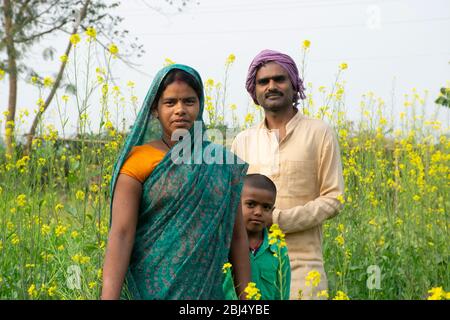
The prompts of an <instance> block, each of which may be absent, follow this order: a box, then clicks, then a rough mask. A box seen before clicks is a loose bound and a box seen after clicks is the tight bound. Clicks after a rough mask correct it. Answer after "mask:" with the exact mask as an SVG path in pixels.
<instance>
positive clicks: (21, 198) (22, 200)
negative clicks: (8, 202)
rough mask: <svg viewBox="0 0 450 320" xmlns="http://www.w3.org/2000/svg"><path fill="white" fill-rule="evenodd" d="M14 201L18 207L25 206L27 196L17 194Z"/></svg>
mask: <svg viewBox="0 0 450 320" xmlns="http://www.w3.org/2000/svg"><path fill="white" fill-rule="evenodd" d="M16 203H17V205H18V206H19V207H25V205H26V204H27V196H26V195H24V194H19V195H18V196H17V198H16Z"/></svg>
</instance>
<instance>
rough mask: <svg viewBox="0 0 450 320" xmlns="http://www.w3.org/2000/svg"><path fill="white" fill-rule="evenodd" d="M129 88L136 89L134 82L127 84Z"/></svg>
mask: <svg viewBox="0 0 450 320" xmlns="http://www.w3.org/2000/svg"><path fill="white" fill-rule="evenodd" d="M127 86H128V87H130V88H134V86H135V83H134V82H133V81H128V82H127Z"/></svg>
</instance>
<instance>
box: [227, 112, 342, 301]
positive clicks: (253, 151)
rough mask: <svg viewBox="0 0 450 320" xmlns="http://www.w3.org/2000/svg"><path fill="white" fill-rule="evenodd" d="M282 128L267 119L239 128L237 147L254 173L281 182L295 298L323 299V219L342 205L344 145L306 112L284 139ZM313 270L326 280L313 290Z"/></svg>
mask: <svg viewBox="0 0 450 320" xmlns="http://www.w3.org/2000/svg"><path fill="white" fill-rule="evenodd" d="M277 137H278V135H277V132H276V130H269V129H268V128H267V126H266V124H265V121H263V122H262V123H260V124H259V125H258V126H256V127H255V128H252V129H247V130H245V131H243V132H241V133H239V134H238V135H237V136H236V138H235V139H234V141H233V144H232V147H231V150H232V151H233V152H234V153H235V154H236V155H238V156H239V157H240V158H241V159H243V160H244V161H246V162H248V163H249V164H250V166H249V170H248V174H250V173H260V174H264V175H266V176H268V177H269V178H271V179H272V181H273V182H274V183H275V185H276V187H277V200H276V203H275V210H274V213H273V223H277V224H278V225H279V226H280V228H281V229H282V230H283V231H284V232H285V234H286V243H287V247H288V251H289V257H290V262H291V277H292V279H291V294H290V299H298V298H299V290H302V299H317V293H318V292H319V291H320V290H327V289H328V284H327V278H326V274H325V270H324V266H323V256H322V223H323V222H324V221H325V220H326V219H329V218H331V217H333V216H335V215H337V214H338V211H339V209H340V207H341V203H340V201H339V200H338V196H339V195H343V193H344V179H343V176H342V164H341V158H340V151H339V145H338V142H337V139H336V136H335V134H334V132H333V130H332V129H331V128H330V127H329V126H328V125H327V124H326V123H325V122H324V121H322V120H319V119H311V118H308V117H306V116H304V115H302V114H300V112H297V113H296V114H295V116H294V117H293V118H292V119H291V120H290V121H289V122H288V123H287V125H286V136H285V137H284V138H283V139H282V140H281V141H280V142H279V141H278V138H277ZM311 270H317V271H319V272H320V273H321V282H320V284H319V286H318V287H316V288H314V290H311V289H312V288H311V286H307V285H306V283H305V282H306V280H305V277H306V275H307V274H308V272H309V271H311Z"/></svg>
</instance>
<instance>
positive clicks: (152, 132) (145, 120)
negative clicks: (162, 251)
mask: <svg viewBox="0 0 450 320" xmlns="http://www.w3.org/2000/svg"><path fill="white" fill-rule="evenodd" d="M177 69H178V70H183V71H185V72H187V73H189V74H190V75H191V76H192V77H193V78H194V79H195V80H196V81H197V82H198V84H199V86H200V88H201V93H202V94H201V96H200V97H199V108H200V110H199V113H198V116H197V119H196V121H203V109H204V95H203V82H202V78H201V77H200V74H199V73H198V72H197V71H196V70H195V69H193V68H191V67H189V66H186V65H182V64H172V65H169V66H166V67H164V68H162V69H161V70H160V71H159V72H158V73H157V74H156V76H155V78H154V79H153V82H152V84H151V86H150V89H149V90H148V92H147V95H146V96H145V99H144V102H143V103H142V107H141V110H140V111H139V113H138V115H137V117H136V120H135V122H134V124H133V127H132V128H131V132H130V133H129V134H128V136H127V139H126V141H125V143H124V146H123V148H122V150H121V152H120V154H119V157H118V159H117V162H116V165H115V168H114V173H113V179H112V181H111V199H112V197H113V193H114V188H115V184H116V182H117V177H118V175H119V171H120V169H121V168H122V165H123V163H124V162H125V160H126V158H127V156H128V154H129V152H130V151H131V149H132V148H133V147H134V146H139V145H143V144H145V143H146V142H148V141H149V140H151V138H156V139H159V138H160V137H161V136H162V131H161V125H160V123H159V121H158V119H156V118H155V117H154V116H153V115H152V112H151V108H152V105H153V103H154V102H155V98H156V95H157V93H158V89H159V87H160V85H161V84H162V82H163V81H164V78H165V77H166V76H167V74H168V73H169V72H170V71H172V70H177ZM203 126H204V124H203ZM193 130H194V126H193V127H192V128H191V129H190V130H189V131H190V133H191V134H192V133H193Z"/></svg>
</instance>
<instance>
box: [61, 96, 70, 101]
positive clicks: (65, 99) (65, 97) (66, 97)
mask: <svg viewBox="0 0 450 320" xmlns="http://www.w3.org/2000/svg"><path fill="white" fill-rule="evenodd" d="M61 99H62V101H64V102H66V103H67V101H69V96H66V95H63V96H62V97H61Z"/></svg>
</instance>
